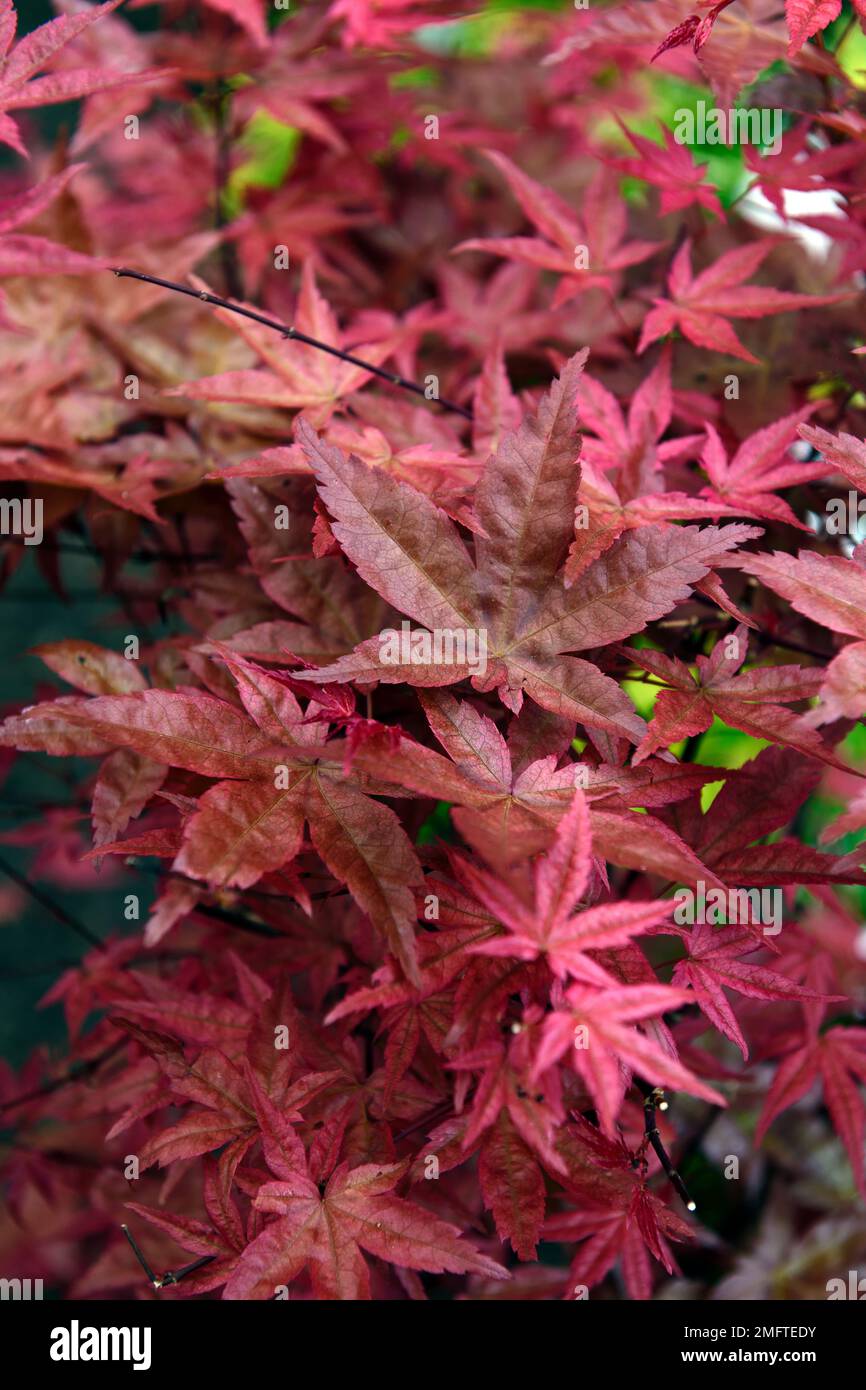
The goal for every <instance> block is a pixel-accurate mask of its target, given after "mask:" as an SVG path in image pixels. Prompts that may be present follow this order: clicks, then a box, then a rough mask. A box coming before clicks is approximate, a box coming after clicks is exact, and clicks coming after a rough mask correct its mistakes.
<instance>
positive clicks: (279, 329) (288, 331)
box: [113, 266, 472, 420]
mask: <svg viewBox="0 0 866 1390" xmlns="http://www.w3.org/2000/svg"><path fill="white" fill-rule="evenodd" d="M113 269H114V273H115V275H119V276H125V277H126V278H127V279H129V280H141V281H143V282H144V284H146V285H159V286H160V287H161V288H162V289H164V290H173V291H174V293H175V294H185V295H188V296H189V298H190V299H200V300H202V301H203V302H204V303H205V304H214V305H216V307H217V308H219V309H228V310H229V311H230V312H231V313H233V314H240V315H241V316H242V317H243V318H245V319H252V320H253V322H254V323H261V324H263V325H264V327H265V328H273V329H274V331H275V332H276V333H280V334H282V336H283V337H284V338H292V339H293V340H294V341H295V342H297V343H306V345H307V347H314V348H318V350H319V351H320V352H327V353H329V354H330V356H331V357H337V358H339V360H340V361H341V362H349V363H351V365H352V366H353V367H361V368H362V369H363V370H364V371H365V372H370V373H371V374H372V375H373V376H377V377H380V378H381V380H382V381H387V382H390V384H391V385H392V386H400V387H402V389H403V390H404V391H411V392H412V393H413V394H414V395H416V396H421V397H423V399H424V400H427V399H428V397H427V393H426V391H425V390H424V387H423V386H419V385H418V383H417V381H409V380H408V379H407V378H406V377H404V376H400V375H399V373H397V372H386V371H385V369H384V367H376V366H374V364H373V363H372V362H364V361H363V360H362V358H360V357H355V355H354V354H353V353H351V352H343V350H342V348H336V347H332V346H331V344H330V343H321V342H319V340H318V338H311V337H310V336H309V334H308V333H302V332H301V330H300V329H299V328H294V327H291V326H289V324H286V323H281V322H280V320H279V319H272V318H268V316H267V315H266V314H260V313H258V311H257V310H255V309H246V308H244V307H243V305H241V304H232V302H231V301H230V300H228V299H223V298H222V297H221V296H220V295H218V294H210V293H209V292H208V291H206V290H194V289H193V288H192V287H191V286H190V285H180V284H178V283H177V281H175V280H163V279H161V278H160V276H158V275H145V274H144V272H143V271H140V270H126V269H124V268H123V267H121V266H116V267H114V268H113ZM436 404H437V405H441V406H442V408H443V410H453V411H455V412H456V413H457V414H458V415H462V416H463V418H464V419H465V420H471V419H472V412H471V410H467V409H466V407H465V406H463V405H458V404H457V403H456V401H449V400H446V398H445V397H444V396H438V397H437V398H436Z"/></svg>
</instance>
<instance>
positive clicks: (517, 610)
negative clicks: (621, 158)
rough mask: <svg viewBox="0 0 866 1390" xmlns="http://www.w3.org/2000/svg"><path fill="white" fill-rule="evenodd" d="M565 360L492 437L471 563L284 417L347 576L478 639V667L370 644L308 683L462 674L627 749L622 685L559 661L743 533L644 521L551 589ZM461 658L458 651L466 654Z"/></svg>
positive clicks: (418, 516)
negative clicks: (395, 653) (617, 737)
mask: <svg viewBox="0 0 866 1390" xmlns="http://www.w3.org/2000/svg"><path fill="white" fill-rule="evenodd" d="M584 360H585V354H583V353H581V354H578V355H577V356H576V357H575V358H573V359H572V360H571V362H570V363H569V364H568V365H567V367H566V368H565V369H564V371H563V374H562V377H561V378H560V380H559V381H558V382H556V383H555V384H554V386H553V387H552V388H551V391H550V392H549V393H548V395H547V396H546V397H545V398H544V399H543V401H542V403H541V405H540V407H539V410H538V413H537V415H536V416H535V417H534V418H531V419H529V420H527V421H525V422H524V423H523V424H522V425H521V426H520V427H519V429H518V430H517V431H516V432H514V433H512V434H506V435H505V436H504V438H503V440H502V442H501V444H500V447H499V450H498V452H497V454H496V456H495V458H494V459H493V460H491V462H490V463H489V464H488V466H487V469H486V470H485V473H484V476H483V478H482V481H481V483H480V484H479V488H478V495H477V498H476V513H477V516H478V519H479V521H480V523H481V527H482V529H483V535H482V536H480V537H479V538H478V539H477V541H476V553H475V561H474V563H473V560H472V558H471V557H470V555H469V552H468V551H467V549H466V547H465V545H464V543H463V541H462V540H461V538H460V536H459V534H458V532H457V530H456V528H455V526H454V524H453V522H452V521H451V520H450V519H449V518H448V517H446V516H445V515H444V514H443V513H442V512H441V511H439V510H438V509H437V508H436V507H435V506H434V505H433V504H432V503H431V502H430V501H429V500H428V499H427V498H425V497H424V496H422V495H421V494H420V493H418V492H417V491H415V490H414V489H412V488H410V487H408V486H407V485H406V484H404V483H401V482H399V481H398V480H396V479H394V478H392V477H389V476H387V475H383V474H382V473H381V472H380V471H379V470H375V471H374V470H371V469H369V468H367V467H366V466H365V465H364V464H363V463H362V462H361V461H360V460H358V459H356V458H353V457H351V456H350V457H349V458H346V457H345V456H344V455H343V454H342V453H341V452H340V451H339V450H338V449H335V448H333V447H332V446H330V445H327V444H325V443H323V442H322V441H321V440H319V439H317V438H316V436H315V435H314V434H313V433H312V431H311V430H309V428H308V427H307V426H305V425H304V424H303V423H299V425H298V427H297V429H298V437H299V439H300V441H301V443H302V445H303V447H304V450H305V452H306V453H307V456H308V458H309V460H310V465H311V467H312V469H313V471H314V473H315V475H316V478H317V480H318V483H319V489H320V495H321V497H322V500H323V502H324V503H325V505H326V507H327V508H328V511H329V512H330V514H331V516H332V518H333V531H334V535H335V536H336V537H337V539H338V541H339V543H340V546H341V548H342V549H343V552H344V553H345V554H346V556H347V557H348V558H349V559H350V560H351V561H352V563H353V564H354V565H355V566H356V567H357V569H358V572H359V574H361V576H362V577H363V578H364V579H365V580H366V581H367V583H369V584H370V585H371V586H372V587H374V588H375V589H376V590H377V591H378V592H379V593H380V594H381V595H382V597H383V598H385V599H387V601H388V602H389V603H390V604H392V605H393V607H394V608H396V609H398V610H399V611H400V612H402V613H405V614H406V615H407V616H408V617H409V618H410V619H415V620H416V622H418V623H420V624H423V627H424V630H433V629H446V630H450V631H452V632H462V633H464V634H466V633H468V632H470V631H471V632H474V633H479V632H482V631H483V633H484V640H485V643H486V651H487V658H486V670H484V671H483V672H479V671H478V670H477V669H476V670H474V671H473V668H472V665H471V663H470V662H468V661H461V662H459V663H458V664H454V665H445V664H444V663H441V662H440V663H438V664H435V663H431V662H430V661H429V660H428V661H426V662H425V661H423V660H420V661H418V662H415V661H411V660H410V661H403V660H402V659H401V660H400V661H399V662H397V663H394V662H392V660H391V658H390V654H389V653H388V654H386V653H384V649H383V643H382V639H381V638H370V639H369V640H368V641H366V642H363V643H361V644H360V645H359V646H358V647H356V649H355V651H354V652H353V653H351V654H350V655H349V656H346V657H342V658H340V659H339V660H338V661H337V662H335V663H333V664H332V665H330V666H326V667H324V668H319V669H318V670H316V671H315V672H311V673H309V677H308V678H309V679H311V680H313V679H315V680H318V681H325V682H326V681H349V680H356V681H363V682H370V681H372V680H380V681H383V682H386V683H395V682H401V683H402V682H409V683H412V684H416V685H419V686H439V685H445V684H450V683H452V682H454V681H459V680H462V679H464V678H465V677H467V676H470V675H471V676H472V680H473V684H474V685H475V687H476V689H478V690H491V689H494V688H497V689H498V691H499V694H500V698H501V699H502V700H503V701H504V703H506V704H507V705H508V707H509V708H512V709H514V710H519V709H520V706H521V702H522V698H523V692H524V690H525V691H526V692H527V693H528V694H529V695H530V697H531V698H532V699H534V700H535V701H537V702H538V703H539V704H540V705H542V706H543V707H545V708H547V709H549V710H551V711H553V712H554V713H556V714H559V715H563V716H565V717H568V718H572V719H577V720H579V721H580V722H581V723H583V724H584V725H587V726H589V727H593V728H599V729H603V730H606V731H607V732H609V733H615V734H623V735H625V736H626V737H627V738H629V739H631V740H632V741H635V742H636V741H639V738H640V736H641V732H642V728H643V726H642V722H641V721H640V719H639V718H638V716H637V715H636V714H635V713H634V711H633V709H632V707H631V704H630V702H629V701H628V699H627V697H626V696H625V695H624V694H623V692H622V690H621V689H620V688H619V687H618V686H617V685H616V683H615V682H614V681H612V680H611V679H610V678H609V677H607V676H605V675H604V674H603V673H601V672H600V671H599V670H598V669H597V668H594V667H593V665H592V664H591V663H588V662H586V661H584V660H583V659H581V658H576V657H573V656H570V655H567V654H568V653H571V652H576V651H582V650H587V649H589V648H593V647H598V646H603V645H605V644H606V643H609V642H613V641H618V640H619V639H620V638H621V637H624V636H628V635H630V634H631V633H634V632H638V631H639V630H640V629H641V628H643V627H645V626H646V624H647V623H648V622H650V621H651V620H653V619H655V618H659V617H661V616H663V615H664V614H665V613H668V612H670V610H671V609H672V608H674V607H676V605H677V604H678V603H679V602H681V601H682V600H683V599H684V598H686V597H687V596H688V594H689V592H690V585H691V584H693V583H695V582H697V581H698V580H701V579H703V578H704V576H705V575H706V574H707V573H708V572H709V571H710V570H711V569H712V568H713V566H714V565H716V564H719V563H723V562H724V557H725V554H726V552H727V551H728V550H730V549H733V548H734V547H735V546H737V545H738V544H740V543H741V542H743V541H746V540H749V539H750V538H752V537H753V536H755V535H757V534H759V533H758V532H757V531H756V530H755V529H754V528H750V527H744V526H730V527H727V528H718V527H708V528H706V529H705V530H703V531H701V530H699V529H698V528H696V527H678V528H676V529H674V530H662V528H660V527H652V526H648V527H644V528H642V529H641V530H640V531H636V532H632V533H630V534H629V535H628V536H626V537H625V538H624V539H623V540H622V541H620V542H619V543H618V544H617V545H616V546H614V547H612V548H611V549H610V550H609V551H608V552H607V553H606V554H605V555H604V556H602V557H601V558H600V559H599V560H597V561H596V562H595V563H594V564H592V565H591V566H590V567H589V569H588V570H586V571H585V573H584V574H583V575H582V576H581V579H580V581H579V583H575V584H574V585H572V586H571V587H569V588H567V587H566V586H565V582H564V580H563V577H562V576H561V575H560V573H559V571H560V569H561V566H562V565H563V563H564V561H565V558H566V551H567V549H568V546H569V544H570V543H571V540H572V537H573V524H572V517H573V513H574V507H575V501H576V496H577V488H578V484H579V479H580V465H579V461H578V455H579V447H580V440H579V433H578V428H577V388H578V382H579V376H580V372H581V369H582V366H583V362H584ZM466 650H467V651H468V650H469V648H468V646H467V649H466Z"/></svg>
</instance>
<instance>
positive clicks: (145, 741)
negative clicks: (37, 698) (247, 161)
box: [0, 658, 421, 978]
mask: <svg viewBox="0 0 866 1390" xmlns="http://www.w3.org/2000/svg"><path fill="white" fill-rule="evenodd" d="M232 666H233V669H235V670H238V671H239V672H240V673H241V677H242V678H241V679H240V682H239V690H240V694H241V697H242V699H243V700H244V702H245V703H246V705H247V708H248V710H250V711H251V712H252V713H253V715H254V717H255V718H258V720H259V723H258V724H257V723H255V722H254V718H251V717H250V715H249V714H248V713H246V712H245V711H243V710H239V709H237V708H236V707H235V706H233V705H230V704H229V703H227V702H226V701H223V700H218V699H216V698H215V697H213V696H211V695H207V694H205V693H204V692H201V691H196V692H194V693H190V694H184V693H183V692H180V691H162V690H145V691H138V692H135V693H133V694H130V695H118V696H96V697H94V698H93V699H84V698H81V699H79V698H78V697H75V696H71V697H62V698H61V699H60V700H56V701H49V702H47V703H45V704H43V705H36V706H32V707H31V708H30V709H29V710H26V711H24V712H23V713H22V714H21V715H18V716H12V717H11V718H10V719H9V720H7V722H6V724H5V725H4V726H3V729H2V732H0V741H2V742H3V743H4V744H5V745H6V746H14V747H18V748H25V749H30V750H33V749H40V750H42V751H44V752H49V753H55V754H61V753H63V754H65V753H72V752H74V753H80V754H84V755H88V754H92V753H101V752H109V751H110V750H111V749H112V748H125V749H130V750H132V751H133V752H134V753H137V754H139V755H142V756H144V757H145V758H147V759H150V760H152V761H154V762H160V763H167V764H169V765H170V766H173V767H179V768H185V769H187V770H188V771H190V772H195V773H199V774H201V775H203V776H205V777H211V778H223V779H228V780H223V781H218V782H217V783H216V784H215V785H214V786H212V787H211V788H210V789H209V790H208V791H206V792H205V793H204V794H203V795H202V796H201V798H200V799H199V803H198V807H197V809H196V810H195V812H194V814H193V815H191V816H190V817H189V818H188V819H187V820H186V821H185V824H184V828H183V839H182V842H181V846H180V852H179V854H178V856H177V858H176V860H175V867H176V868H177V870H178V871H180V872H182V873H186V874H191V875H192V876H194V877H196V878H201V879H204V880H207V881H208V882H210V883H213V884H216V885H220V886H229V885H237V886H250V885H251V884H253V883H255V882H256V881H257V880H258V879H259V878H260V877H261V876H262V874H264V873H266V872H267V871H268V870H271V869H275V868H279V867H280V866H282V865H284V864H287V863H288V862H290V861H291V860H292V859H293V858H294V857H295V855H296V854H297V852H298V850H299V848H300V845H301V840H302V831H303V825H304V822H305V820H306V821H308V822H309V824H310V829H311V834H312V837H313V843H314V846H315V848H316V850H317V851H318V852H319V854H320V855H321V857H322V859H323V860H324V862H325V864H326V865H327V867H328V868H329V869H330V871H331V872H332V873H333V874H334V876H335V877H336V878H337V879H338V880H339V881H340V882H341V883H345V884H346V885H347V886H348V888H349V890H350V892H351V893H352V894H353V895H354V896H355V898H356V900H357V902H358V903H359V905H360V907H361V908H362V909H363V911H365V912H366V913H367V914H368V915H369V916H370V917H371V919H372V920H373V921H374V923H376V924H377V925H378V926H379V927H380V929H381V930H382V931H383V932H384V933H385V935H386V937H387V939H388V941H389V943H390V945H391V948H392V949H393V950H394V951H395V953H396V954H397V956H398V958H399V959H400V960H401V962H402V964H403V966H404V968H405V969H406V970H407V972H408V973H409V975H410V976H411V977H412V978H416V965H415V952H414V921H415V904H414V898H413V895H412V892H411V888H412V885H413V884H415V883H418V882H420V879H421V867H420V864H419V862H418V859H417V856H416V854H415V852H414V850H413V849H412V846H411V844H410V843H409V840H408V838H407V837H406V834H405V832H404V830H403V829H402V827H401V825H400V823H399V820H398V819H397V817H396V815H395V813H394V812H393V811H392V810H391V809H390V808H389V807H387V806H383V805H382V804H381V803H379V802H376V801H373V800H371V799H370V798H369V797H368V796H366V795H365V794H364V793H363V792H361V791H359V790H357V789H355V788H353V787H352V786H351V785H350V781H349V780H347V778H346V777H345V776H344V773H343V764H344V753H343V751H342V749H341V748H340V745H339V744H332V745H331V746H330V749H329V748H328V746H327V745H326V744H324V743H322V742H320V741H319V738H320V736H319V735H317V734H316V733H315V731H314V730H315V726H312V731H311V726H309V725H303V724H302V714H301V710H300V706H298V705H297V702H296V700H295V697H294V696H293V695H292V694H291V692H290V691H289V690H288V689H287V688H286V686H285V685H284V684H282V683H281V682H280V681H278V680H276V679H275V678H274V677H272V676H270V675H269V674H268V673H267V672H265V671H264V670H261V669H257V668H255V667H253V666H251V664H250V663H246V662H244V661H243V660H242V659H241V658H235V659H234V661H233V662H232ZM289 719H291V720H292V721H293V723H292V724H291V725H290V724H289V723H288V722H286V721H287V720H289ZM280 736H281V740H282V745H283V746H282V747H281V746H280ZM281 769H283V770H284V773H283V775H282V776H280V778H279V781H280V782H281V783H282V781H285V785H284V786H283V785H277V773H278V772H279V770H281ZM106 848H107V847H106V846H104V845H103V846H101V849H102V852H105V850H106ZM128 851H129V852H133V853H134V852H135V847H134V846H132V845H130V846H128ZM140 852H146V850H144V849H143V848H142V850H141V851H140Z"/></svg>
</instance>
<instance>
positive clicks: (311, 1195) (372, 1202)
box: [223, 1163, 508, 1299]
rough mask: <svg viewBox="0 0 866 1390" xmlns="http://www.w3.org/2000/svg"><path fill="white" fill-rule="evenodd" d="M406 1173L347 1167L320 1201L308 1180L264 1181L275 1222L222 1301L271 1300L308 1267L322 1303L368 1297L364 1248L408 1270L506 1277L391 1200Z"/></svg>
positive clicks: (264, 1202)
mask: <svg viewBox="0 0 866 1390" xmlns="http://www.w3.org/2000/svg"><path fill="white" fill-rule="evenodd" d="M404 1171H405V1165H403V1164H400V1163H397V1164H390V1165H388V1166H385V1167H377V1166H376V1165H375V1164H367V1165H364V1166H362V1167H359V1168H355V1169H351V1170H350V1169H349V1167H348V1165H347V1164H342V1165H341V1166H340V1167H339V1168H338V1169H336V1171H335V1172H334V1174H333V1176H332V1177H331V1179H330V1181H329V1182H328V1184H327V1187H326V1188H325V1191H324V1193H323V1194H322V1195H320V1193H319V1189H318V1187H317V1186H316V1184H315V1183H314V1182H312V1181H311V1180H310V1179H309V1178H308V1177H306V1175H305V1174H300V1175H299V1174H297V1173H295V1172H292V1174H291V1176H290V1177H283V1178H281V1180H280V1181H277V1182H269V1183H264V1184H263V1185H262V1186H261V1187H260V1188H259V1191H258V1195H257V1197H256V1208H257V1210H259V1211H262V1212H271V1213H274V1214H275V1215H276V1217H277V1219H276V1220H275V1221H272V1222H271V1223H270V1224H268V1225H266V1226H265V1229H264V1230H263V1231H262V1233H261V1235H259V1236H257V1237H256V1239H255V1240H254V1241H253V1242H252V1243H251V1244H250V1245H248V1246H247V1248H246V1250H245V1251H244V1253H243V1255H242V1256H241V1259H240V1261H239V1262H238V1265H237V1268H236V1270H235V1272H234V1273H233V1274H232V1276H231V1278H230V1279H229V1281H228V1283H227V1285H226V1288H225V1292H224V1295H223V1296H224V1297H225V1298H229V1299H236V1298H240V1299H265V1298H273V1297H274V1295H275V1292H276V1290H277V1288H278V1287H279V1285H281V1284H287V1283H289V1282H291V1280H292V1279H294V1278H295V1277H296V1276H297V1275H298V1274H299V1273H300V1272H301V1270H302V1269H303V1268H304V1267H305V1266H306V1265H309V1267H310V1274H311V1277H312V1281H313V1288H314V1290H315V1294H316V1297H317V1298H320V1299H335V1298H340V1299H345V1298H369V1297H370V1276H369V1270H368V1267H367V1264H366V1261H365V1260H364V1257H363V1255H362V1253H361V1251H362V1250H365V1251H367V1252H368V1253H369V1254H371V1255H376V1256H378V1258H379V1259H383V1260H388V1261H390V1262H391V1263H392V1264H396V1265H400V1266H402V1267H403V1268H408V1269H426V1270H430V1271H432V1272H433V1273H441V1272H442V1271H445V1270H450V1271H451V1272H453V1273H457V1274H460V1273H465V1272H466V1271H467V1270H472V1271H474V1272H475V1273H478V1274H485V1275H487V1277H488V1278H500V1279H502V1278H507V1277H508V1275H507V1272H506V1271H505V1270H504V1269H503V1268H502V1266H501V1265H499V1264H497V1263H496V1262H495V1261H494V1260H491V1259H488V1258H487V1256H485V1255H481V1254H480V1253H479V1252H478V1251H476V1250H475V1249H474V1248H473V1246H472V1245H471V1244H470V1243H469V1242H468V1241H464V1240H461V1239H459V1237H460V1231H459V1229H458V1228H457V1227H455V1226H451V1225H449V1224H448V1223H446V1222H444V1221H441V1220H439V1218H438V1217H435V1216H433V1215H431V1213H430V1212H429V1211H426V1210H424V1209H423V1208H422V1207H419V1206H416V1205H415V1204H414V1203H412V1202H409V1201H406V1200H405V1199H404V1198H401V1197H397V1196H395V1195H394V1193H393V1189H394V1187H395V1186H396V1184H397V1183H398V1182H399V1180H400V1178H401V1177H402V1176H403V1173H404Z"/></svg>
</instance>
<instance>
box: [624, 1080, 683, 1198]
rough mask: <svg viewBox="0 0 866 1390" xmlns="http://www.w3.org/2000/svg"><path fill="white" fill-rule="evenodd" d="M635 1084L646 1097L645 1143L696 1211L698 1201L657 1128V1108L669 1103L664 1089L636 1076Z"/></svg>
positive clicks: (680, 1195) (644, 1111) (676, 1188)
mask: <svg viewBox="0 0 866 1390" xmlns="http://www.w3.org/2000/svg"><path fill="white" fill-rule="evenodd" d="M635 1085H636V1086H637V1088H638V1090H639V1091H641V1093H642V1094H643V1097H644V1104H643V1114H644V1131H645V1138H644V1145H646V1144H647V1143H649V1144H650V1145H651V1146H652V1148H653V1149H654V1151H655V1153H656V1156H657V1157H658V1160H659V1162H660V1163H661V1165H662V1167H663V1168H664V1170H665V1172H666V1173H667V1176H668V1179H669V1181H670V1183H671V1186H672V1187H673V1188H674V1190H675V1191H676V1192H677V1194H678V1195H679V1197H680V1198H681V1199H682V1201H683V1203H684V1204H685V1207H686V1209H687V1211H694V1210H695V1209H696V1203H695V1202H693V1201H692V1199H691V1197H690V1196H689V1192H688V1188H687V1187H686V1185H685V1183H684V1182H683V1180H682V1178H681V1177H680V1175H679V1173H678V1172H677V1170H676V1168H675V1167H674V1164H673V1160H672V1158H671V1157H670V1154H669V1153H668V1151H667V1149H666V1148H665V1146H664V1144H663V1143H662V1137H661V1135H660V1134H659V1132H658V1129H657V1128H656V1110H667V1106H668V1103H667V1101H666V1100H665V1098H664V1091H663V1090H662V1089H661V1087H660V1086H651V1085H650V1084H649V1082H647V1081H643V1080H642V1079H641V1078H640V1077H635Z"/></svg>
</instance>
